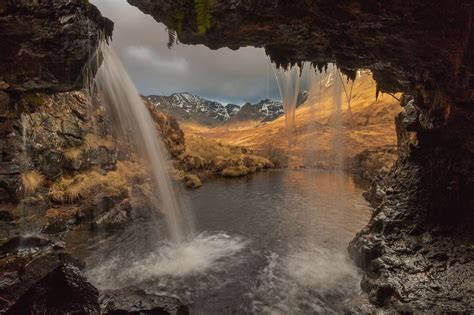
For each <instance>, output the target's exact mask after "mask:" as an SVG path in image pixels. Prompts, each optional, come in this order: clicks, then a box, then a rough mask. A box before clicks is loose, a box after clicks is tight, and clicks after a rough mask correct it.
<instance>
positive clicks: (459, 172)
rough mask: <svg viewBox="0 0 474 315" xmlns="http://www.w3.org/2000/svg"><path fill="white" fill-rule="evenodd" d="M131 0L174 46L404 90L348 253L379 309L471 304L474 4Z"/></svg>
mask: <svg viewBox="0 0 474 315" xmlns="http://www.w3.org/2000/svg"><path fill="white" fill-rule="evenodd" d="M128 2H129V3H130V4H132V5H134V6H136V7H138V8H139V9H140V10H141V11H143V12H144V13H147V14H150V15H152V16H153V17H154V18H155V19H156V20H157V21H158V22H162V23H164V24H165V25H166V26H167V27H168V29H169V30H171V32H170V33H171V35H172V36H170V38H171V42H173V38H174V35H176V37H177V39H178V40H179V42H181V43H184V44H204V45H206V46H208V47H209V48H211V49H218V48H220V47H230V48H232V49H238V48H239V47H244V46H256V47H264V48H265V51H266V53H267V54H268V55H269V56H270V58H271V60H272V61H273V62H274V63H276V64H277V65H279V66H282V67H288V66H291V65H292V64H298V63H301V62H304V61H309V62H311V63H313V65H314V66H316V67H317V68H318V69H320V70H322V69H324V68H325V65H327V64H328V63H336V64H337V65H338V67H339V68H340V69H341V71H342V72H344V73H345V74H346V75H348V76H349V77H354V74H355V71H356V70H357V69H370V70H371V71H372V72H373V75H374V79H375V80H376V82H377V86H378V89H379V90H380V91H381V92H403V93H404V96H403V98H402V100H401V106H403V107H404V111H403V112H402V113H401V114H400V115H399V116H398V117H396V120H395V121H396V129H397V130H396V131H397V135H398V153H399V160H398V162H397V163H396V165H395V167H394V168H393V170H392V171H391V173H390V174H389V175H388V176H387V177H386V178H385V179H384V180H382V181H379V182H376V183H374V184H373V186H372V188H371V189H370V191H371V192H372V193H370V192H369V194H368V196H369V197H370V196H371V195H372V196H375V195H376V196H377V198H375V199H377V200H375V199H373V200H371V202H372V205H373V206H374V208H375V211H374V214H373V217H372V219H371V220H370V222H369V223H368V225H367V227H365V228H364V229H363V230H362V231H361V232H360V233H358V235H357V236H356V237H355V238H354V240H353V241H352V242H351V244H350V245H349V253H350V255H351V257H352V258H353V260H354V261H355V262H356V264H358V265H359V266H360V267H361V268H363V269H364V270H365V271H366V273H365V276H364V280H363V281H362V288H363V289H364V291H366V292H367V297H368V299H369V300H370V302H371V303H373V304H375V305H377V306H378V307H382V308H383V307H390V308H391V309H392V310H393V308H395V309H396V310H397V311H408V312H411V311H417V310H418V311H422V312H426V311H435V312H446V311H470V310H471V311H472V309H474V297H473V293H472V292H474V285H473V284H472V283H471V282H472V281H470V280H469V279H473V278H474V249H473V247H472V243H473V240H474V235H473V234H474V232H473V231H472V230H473V229H472V226H473V223H474V210H473V209H474V199H473V198H474V183H473V181H474V175H473V160H474V159H473V152H474V138H473V128H472V126H473V122H474V115H473V105H474V70H473V63H474V49H473V45H474V40H473V36H474V33H473V32H472V26H473V7H474V4H473V2H472V1H466V0H435V1H426V0H421V1H401V0H388V1H377V0H341V1H333V0H294V1H282V0H233V1H223V0H213V1H194V0H161V1H154V0H128ZM197 3H201V5H200V6H198V5H197ZM202 3H206V4H207V6H203V5H202ZM374 97H375V96H374Z"/></svg>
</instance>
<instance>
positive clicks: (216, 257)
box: [86, 233, 247, 289]
mask: <svg viewBox="0 0 474 315" xmlns="http://www.w3.org/2000/svg"><path fill="white" fill-rule="evenodd" d="M246 245H247V241H245V240H243V239H241V238H239V237H230V236H229V235H227V234H224V233H221V234H215V235H206V234H200V235H198V236H197V237H195V238H193V239H191V240H189V241H184V242H180V243H167V244H163V245H161V246H159V247H158V248H157V249H156V250H155V251H153V252H151V253H150V254H149V255H148V256H145V257H143V258H138V257H137V258H135V259H130V258H127V257H124V256H116V257H112V258H110V259H109V260H107V261H105V262H104V263H101V264H100V265H98V266H96V267H94V268H93V269H91V270H89V271H88V272H87V273H86V275H87V277H88V279H89V280H90V281H91V282H93V283H94V284H95V285H96V286H98V287H99V288H101V289H111V288H119V287H123V286H130V285H137V284H140V283H143V282H146V281H153V280H157V279H161V278H185V277H188V276H195V275H199V274H204V273H207V272H211V273H212V272H217V271H220V270H222V269H223V268H224V267H225V264H226V262H230V261H232V259H227V258H231V257H234V255H235V254H237V253H238V252H240V251H242V250H243V249H244V248H245V247H246ZM232 263H235V261H232Z"/></svg>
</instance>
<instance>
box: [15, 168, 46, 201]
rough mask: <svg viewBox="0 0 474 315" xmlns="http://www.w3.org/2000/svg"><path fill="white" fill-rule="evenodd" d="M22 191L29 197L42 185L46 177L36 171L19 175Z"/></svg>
mask: <svg viewBox="0 0 474 315" xmlns="http://www.w3.org/2000/svg"><path fill="white" fill-rule="evenodd" d="M21 181H22V185H23V189H24V190H25V193H26V194H27V195H30V194H32V193H34V192H36V190H37V189H38V188H39V187H40V186H41V185H43V184H44V182H45V181H46V177H45V176H44V175H43V174H41V173H40V172H39V171H37V170H32V171H28V172H25V173H23V174H21Z"/></svg>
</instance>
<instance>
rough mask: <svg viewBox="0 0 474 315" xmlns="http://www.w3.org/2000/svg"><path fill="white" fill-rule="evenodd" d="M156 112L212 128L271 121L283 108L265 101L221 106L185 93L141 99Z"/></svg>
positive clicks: (268, 100) (278, 115) (278, 104)
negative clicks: (236, 123)
mask: <svg viewBox="0 0 474 315" xmlns="http://www.w3.org/2000/svg"><path fill="white" fill-rule="evenodd" d="M145 98H146V99H147V100H148V101H150V102H151V103H152V104H153V105H154V106H155V108H156V109H159V110H160V111H162V112H166V113H169V114H170V115H171V116H173V117H175V118H176V119H177V120H179V121H193V122H197V123H200V124H204V125H208V126H215V125H219V124H223V123H232V122H234V121H236V122H240V121H247V120H259V121H262V122H264V121H272V120H274V119H276V118H278V117H280V116H281V115H283V113H284V112H283V104H282V103H281V102H279V101H276V100H272V99H269V98H266V99H263V100H261V101H260V102H258V103H256V104H252V103H250V102H247V103H245V104H244V105H243V106H239V105H236V104H230V103H229V104H227V105H223V104H222V103H219V102H216V101H212V100H208V99H206V98H203V97H201V96H199V95H196V94H192V93H189V92H181V93H173V94H171V95H169V96H164V95H148V96H146V97H145Z"/></svg>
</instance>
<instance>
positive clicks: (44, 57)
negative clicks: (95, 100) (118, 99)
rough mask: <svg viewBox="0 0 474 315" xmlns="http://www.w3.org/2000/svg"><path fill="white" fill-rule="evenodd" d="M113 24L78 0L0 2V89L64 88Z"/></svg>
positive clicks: (78, 83) (78, 78)
mask: <svg viewBox="0 0 474 315" xmlns="http://www.w3.org/2000/svg"><path fill="white" fill-rule="evenodd" d="M112 29H113V23H112V22H111V21H110V20H108V19H106V18H104V17H102V16H101V14H100V12H99V11H98V9H97V8H96V7H94V6H93V5H92V4H90V3H89V1H84V0H72V1H66V0H51V1H30V0H8V1H2V2H1V3H0V89H8V90H10V91H11V90H15V91H26V90H45V89H47V90H55V91H68V90H72V89H78V88H81V87H82V84H83V79H82V72H81V71H82V69H83V67H84V65H85V64H86V63H87V61H88V59H89V58H90V55H91V52H93V51H94V50H95V47H97V44H98V41H99V40H100V39H101V37H103V38H108V37H110V36H111V35H112Z"/></svg>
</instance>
